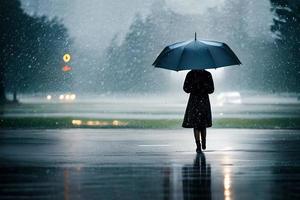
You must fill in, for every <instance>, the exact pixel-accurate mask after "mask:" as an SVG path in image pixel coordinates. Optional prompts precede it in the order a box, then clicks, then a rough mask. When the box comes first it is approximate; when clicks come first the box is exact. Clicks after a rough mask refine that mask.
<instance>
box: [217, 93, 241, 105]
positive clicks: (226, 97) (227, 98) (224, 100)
mask: <svg viewBox="0 0 300 200" xmlns="http://www.w3.org/2000/svg"><path fill="white" fill-rule="evenodd" d="M241 103H242V98H241V94H240V93H239V92H222V93H220V94H219V95H218V96H217V104H218V105H220V106H222V105H224V104H241Z"/></svg>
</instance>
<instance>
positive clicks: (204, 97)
mask: <svg viewBox="0 0 300 200" xmlns="http://www.w3.org/2000/svg"><path fill="white" fill-rule="evenodd" d="M183 90H184V91H185V92H186V93H190V97H189V101H188V104H187V108H186V111H185V115H184V120H183V123H182V127H184V128H193V129H194V137H195V142H196V145H197V148H196V152H197V153H200V152H201V151H202V149H203V150H204V149H206V128H208V127H211V126H212V117H211V107H210V102H209V96H208V94H212V93H213V92H214V82H213V79H212V75H211V73H210V72H208V71H206V70H191V71H190V72H188V74H187V75H186V78H185V81H184V85H183ZM200 135H201V142H202V147H201V142H200ZM201 148H202V149H201Z"/></svg>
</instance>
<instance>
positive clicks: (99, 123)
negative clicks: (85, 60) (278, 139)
mask: <svg viewBox="0 0 300 200" xmlns="http://www.w3.org/2000/svg"><path fill="white" fill-rule="evenodd" d="M74 120H75V121H74ZM181 123H182V120H181V119H170V120H166V119H162V120H159V119H118V120H116V119H90V118H76V119H74V118H70V117H14V118H12V117H0V127H1V128H36V129H56V128H146V129H167V128H181ZM213 128H253V129H300V118H272V119H271V118H263V119H241V118H220V119H215V120H214V121H213Z"/></svg>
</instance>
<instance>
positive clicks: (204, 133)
mask: <svg viewBox="0 0 300 200" xmlns="http://www.w3.org/2000/svg"><path fill="white" fill-rule="evenodd" d="M201 143H202V149H206V128H202V129H201Z"/></svg>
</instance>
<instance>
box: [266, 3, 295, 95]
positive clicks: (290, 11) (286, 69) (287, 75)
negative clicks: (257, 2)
mask: <svg viewBox="0 0 300 200" xmlns="http://www.w3.org/2000/svg"><path fill="white" fill-rule="evenodd" d="M270 1H271V5H272V8H271V11H272V12H273V13H274V18H273V24H272V26H271V31H272V32H273V33H274V36H275V42H276V49H275V51H274V57H275V58H276V60H277V63H276V64H275V66H274V70H275V71H276V72H277V73H276V74H274V76H275V79H277V80H279V81H278V84H277V87H278V89H280V90H282V91H288V92H291V91H297V92H299V91H300V83H299V80H300V60H299V55H300V2H299V1H293V0H270Z"/></svg>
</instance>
